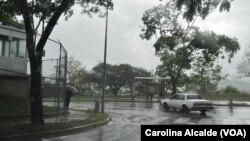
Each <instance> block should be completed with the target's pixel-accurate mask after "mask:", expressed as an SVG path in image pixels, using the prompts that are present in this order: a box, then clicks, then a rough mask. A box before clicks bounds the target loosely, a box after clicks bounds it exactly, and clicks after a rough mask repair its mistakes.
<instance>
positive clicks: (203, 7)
mask: <svg viewBox="0 0 250 141" xmlns="http://www.w3.org/2000/svg"><path fill="white" fill-rule="evenodd" d="M173 1H174V2H175V4H176V7H177V8H178V10H184V12H183V14H182V15H183V18H184V19H186V20H187V21H189V22H191V21H193V20H194V19H195V18H196V17H197V16H200V17H202V19H205V18H206V17H207V16H208V15H209V13H211V12H212V11H214V10H215V9H216V8H217V7H218V6H219V11H220V12H222V11H229V10H230V8H231V2H232V1H233V0H173Z"/></svg>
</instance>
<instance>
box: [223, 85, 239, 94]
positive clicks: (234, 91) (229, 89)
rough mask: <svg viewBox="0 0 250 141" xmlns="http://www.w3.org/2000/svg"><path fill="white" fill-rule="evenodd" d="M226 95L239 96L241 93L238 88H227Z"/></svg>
mask: <svg viewBox="0 0 250 141" xmlns="http://www.w3.org/2000/svg"><path fill="white" fill-rule="evenodd" d="M224 93H226V94H229V93H234V94H238V93H240V91H239V90H238V89H237V88H235V87H233V86H227V87H226V88H225V89H224Z"/></svg>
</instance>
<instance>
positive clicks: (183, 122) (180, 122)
mask: <svg viewBox="0 0 250 141" xmlns="http://www.w3.org/2000/svg"><path fill="white" fill-rule="evenodd" d="M189 120H190V118H179V119H177V120H175V121H174V122H173V123H175V124H187V123H188V121H189Z"/></svg>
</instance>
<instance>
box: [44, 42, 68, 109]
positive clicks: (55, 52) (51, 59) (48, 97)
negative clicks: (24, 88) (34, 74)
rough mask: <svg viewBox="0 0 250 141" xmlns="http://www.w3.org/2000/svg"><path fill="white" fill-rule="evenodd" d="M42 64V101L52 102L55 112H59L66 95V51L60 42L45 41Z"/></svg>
mask: <svg viewBox="0 0 250 141" xmlns="http://www.w3.org/2000/svg"><path fill="white" fill-rule="evenodd" d="M42 62H43V63H42V70H43V71H42V73H43V81H42V82H43V83H42V88H43V89H42V96H43V99H44V100H43V101H44V102H48V101H49V102H53V105H54V107H55V108H56V109H57V112H58V111H61V110H63V107H64V101H65V95H66V80H67V78H66V73H67V51H66V49H65V48H64V47H63V45H62V43H61V42H60V41H55V40H52V39H49V40H48V41H47V43H46V46H45V48H44V57H43V61H42Z"/></svg>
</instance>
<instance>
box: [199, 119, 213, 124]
mask: <svg viewBox="0 0 250 141" xmlns="http://www.w3.org/2000/svg"><path fill="white" fill-rule="evenodd" d="M198 124H205V125H210V124H212V119H207V118H203V119H201V120H200V121H199V123H198Z"/></svg>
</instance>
